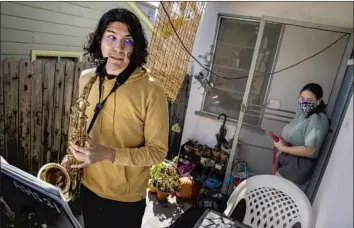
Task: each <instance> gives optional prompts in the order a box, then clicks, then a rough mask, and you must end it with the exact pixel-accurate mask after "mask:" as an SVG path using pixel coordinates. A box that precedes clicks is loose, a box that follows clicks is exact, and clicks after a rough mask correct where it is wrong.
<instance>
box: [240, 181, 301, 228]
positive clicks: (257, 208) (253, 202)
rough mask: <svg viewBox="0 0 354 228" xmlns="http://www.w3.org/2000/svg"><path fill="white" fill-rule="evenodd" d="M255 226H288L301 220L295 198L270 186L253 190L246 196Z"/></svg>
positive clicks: (264, 227) (270, 227)
mask: <svg viewBox="0 0 354 228" xmlns="http://www.w3.org/2000/svg"><path fill="white" fill-rule="evenodd" d="M245 200H246V205H247V211H246V213H248V214H249V215H250V217H249V218H250V221H248V223H249V224H248V225H250V226H251V227H253V228H288V227H291V226H290V225H291V224H294V223H295V222H298V221H300V211H299V208H298V206H297V205H296V204H295V202H294V200H293V199H291V198H290V197H289V196H288V195H287V194H285V193H284V192H282V191H280V190H278V189H275V188H270V187H259V188H256V189H253V190H251V191H250V192H248V193H247V194H246V197H245Z"/></svg>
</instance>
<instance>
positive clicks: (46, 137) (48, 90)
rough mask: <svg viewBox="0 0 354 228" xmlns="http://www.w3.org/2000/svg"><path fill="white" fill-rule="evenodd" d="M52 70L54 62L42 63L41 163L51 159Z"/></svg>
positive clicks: (53, 70) (53, 69)
mask: <svg viewBox="0 0 354 228" xmlns="http://www.w3.org/2000/svg"><path fill="white" fill-rule="evenodd" d="M54 72H55V63H54V62H46V63H45V64H44V78H43V105H44V106H43V127H42V145H43V149H42V151H43V152H42V153H43V157H42V160H41V161H42V165H43V164H46V163H49V162H50V161H51V154H52V153H51V151H52V146H53V133H52V129H53V116H54Z"/></svg>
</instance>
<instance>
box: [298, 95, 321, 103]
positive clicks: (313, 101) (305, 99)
mask: <svg viewBox="0 0 354 228" xmlns="http://www.w3.org/2000/svg"><path fill="white" fill-rule="evenodd" d="M299 100H301V101H305V102H308V103H316V102H317V100H316V99H313V98H305V97H301V96H300V97H299Z"/></svg>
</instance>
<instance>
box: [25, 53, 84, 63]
mask: <svg viewBox="0 0 354 228" xmlns="http://www.w3.org/2000/svg"><path fill="white" fill-rule="evenodd" d="M37 57H64V58H77V60H78V62H82V60H83V53H82V52H70V51H50V50H31V61H32V62H33V61H36V60H37Z"/></svg>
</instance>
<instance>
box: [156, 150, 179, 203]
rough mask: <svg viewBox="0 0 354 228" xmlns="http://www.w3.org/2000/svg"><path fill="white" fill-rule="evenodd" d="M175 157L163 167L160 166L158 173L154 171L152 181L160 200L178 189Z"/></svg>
mask: <svg viewBox="0 0 354 228" xmlns="http://www.w3.org/2000/svg"><path fill="white" fill-rule="evenodd" d="M177 159H178V158H177V157H176V158H175V159H173V162H171V163H170V164H168V165H165V166H164V167H163V166H160V167H161V169H159V170H158V173H155V176H154V179H153V183H154V185H155V187H156V189H157V194H156V196H157V199H158V200H160V201H164V200H166V199H167V197H168V196H169V195H170V194H174V193H175V192H176V191H179V190H180V182H179V178H180V175H179V172H178V169H177V161H178V160H177ZM155 171H156V170H155Z"/></svg>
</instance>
